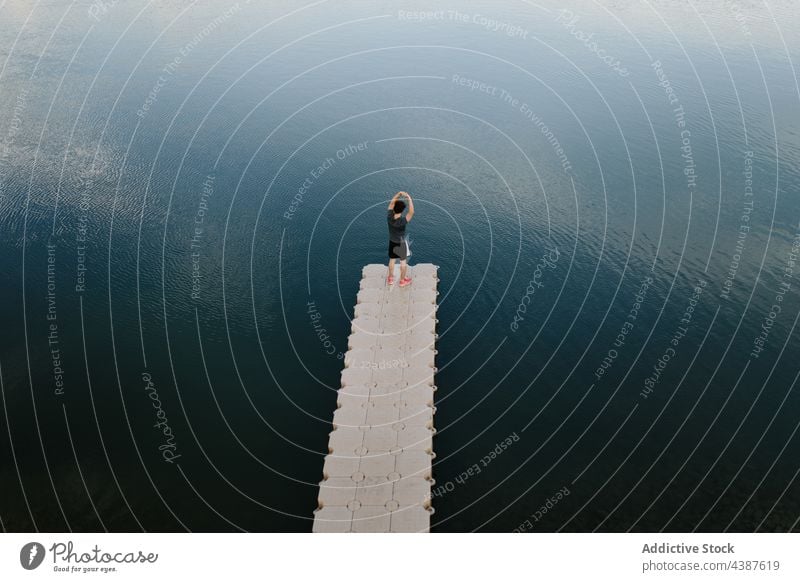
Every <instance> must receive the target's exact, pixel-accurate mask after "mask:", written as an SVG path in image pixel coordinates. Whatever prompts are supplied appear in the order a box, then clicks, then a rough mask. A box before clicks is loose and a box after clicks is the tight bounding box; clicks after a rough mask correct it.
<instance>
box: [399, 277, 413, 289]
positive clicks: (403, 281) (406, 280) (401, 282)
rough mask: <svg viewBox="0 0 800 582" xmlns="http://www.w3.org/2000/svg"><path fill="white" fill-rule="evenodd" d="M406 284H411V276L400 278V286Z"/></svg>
mask: <svg viewBox="0 0 800 582" xmlns="http://www.w3.org/2000/svg"><path fill="white" fill-rule="evenodd" d="M407 285H411V277H406V278H405V279H400V287H406V286H407Z"/></svg>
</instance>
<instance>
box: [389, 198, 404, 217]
mask: <svg viewBox="0 0 800 582" xmlns="http://www.w3.org/2000/svg"><path fill="white" fill-rule="evenodd" d="M392 208H393V209H394V213H395V214H399V213H401V212H403V210H405V209H406V203H405V202H403V201H402V200H398V201H397V202H395V203H394V206H393V207H392Z"/></svg>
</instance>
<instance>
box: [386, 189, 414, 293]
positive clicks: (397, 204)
mask: <svg viewBox="0 0 800 582" xmlns="http://www.w3.org/2000/svg"><path fill="white" fill-rule="evenodd" d="M402 197H405V198H406V200H408V212H406V214H405V216H403V210H405V209H406V203H405V202H404V201H402V200H400V198H402ZM388 210H389V211H388V214H387V216H386V218H387V222H388V223H389V274H388V276H387V277H386V284H387V285H389V286H391V285H392V284H393V283H394V262H395V260H396V259H400V283H399V286H400V287H406V286H407V285H411V277H407V276H406V272H407V270H408V264H407V261H408V256H409V255H410V254H411V252H410V251H409V248H408V240H407V239H406V225H407V224H408V223H409V222H411V219H412V218H413V217H414V201H413V200H412V199H411V196H410V195H409V194H408V192H398V193H397V194H395V195H394V197H393V198H392V201H391V202H389V209H388Z"/></svg>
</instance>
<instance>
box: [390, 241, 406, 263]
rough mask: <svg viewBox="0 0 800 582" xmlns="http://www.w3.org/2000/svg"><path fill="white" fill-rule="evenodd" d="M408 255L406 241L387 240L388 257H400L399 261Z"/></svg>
mask: <svg viewBox="0 0 800 582" xmlns="http://www.w3.org/2000/svg"><path fill="white" fill-rule="evenodd" d="M407 257H408V244H407V243H406V241H402V242H394V241H391V240H390V241H389V258H390V259H400V260H401V261H405V260H406V258H407Z"/></svg>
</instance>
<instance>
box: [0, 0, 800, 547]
mask: <svg viewBox="0 0 800 582" xmlns="http://www.w3.org/2000/svg"><path fill="white" fill-rule="evenodd" d="M420 11H422V12H423V14H420V13H419V12H420ZM426 11H427V12H426ZM798 17H800V14H798V8H797V7H796V6H794V5H793V4H792V3H791V2H788V1H785V0H769V2H768V3H767V4H761V3H756V2H748V1H744V0H742V1H740V2H738V3H731V2H682V1H677V0H672V1H666V0H659V1H655V0H654V1H650V2H641V3H638V2H637V3H629V2H615V3H593V2H583V1H581V2H574V3H570V5H568V6H566V7H565V6H564V5H563V4H561V3H551V2H545V3H542V4H538V3H533V2H525V1H522V0H518V1H517V0H509V1H505V2H474V3H470V5H469V6H466V7H465V6H463V5H462V4H461V3H457V2H448V3H444V4H442V3H438V4H437V5H436V6H431V5H427V4H425V3H422V2H409V3H396V2H371V3H367V2H345V3H341V2H339V3H333V2H326V1H319V2H315V3H310V4H307V5H304V4H301V3H294V2H270V3H269V5H268V6H263V5H261V4H260V3H255V2H253V3H247V2H239V3H238V4H228V3H223V2H207V3H200V2H188V1H167V2H158V3H152V4H145V3H131V2H119V3H115V2H111V1H108V2H95V3H93V4H92V3H88V2H76V3H69V2H51V3H35V4H33V3H29V2H19V1H16V0H12V1H7V2H6V3H4V4H3V5H2V7H0V19H1V20H2V22H3V26H2V27H0V62H2V63H3V64H2V67H1V68H0V96H2V98H0V144H2V147H0V155H1V156H2V157H0V189H1V190H0V241H1V242H2V249H3V252H2V255H0V289H1V290H2V299H3V302H2V311H0V314H1V317H2V320H1V321H0V329H2V332H3V333H2V334H0V377H1V378H2V408H3V414H2V416H0V425H2V429H1V430H0V435H2V437H0V487H1V488H2V490H1V491H0V500H2V501H0V520H2V527H3V528H4V529H5V530H9V531H19V530H34V529H39V530H50V531H62V530H68V529H71V530H76V531H78V530H99V531H102V530H103V529H107V530H110V531H128V530H130V531H139V530H143V529H144V530H148V531H150V530H166V531H183V530H206V531H218V530H223V531H228V530H233V531H235V530H238V529H242V530H250V531H310V529H311V520H312V519H313V513H312V512H313V510H314V509H315V507H316V493H317V484H318V482H319V480H320V479H321V475H322V459H323V456H324V454H325V453H326V452H327V439H328V432H329V431H330V429H331V426H330V420H331V417H332V412H333V409H334V408H335V402H336V389H337V388H338V385H339V373H340V371H341V368H342V365H343V362H342V359H341V354H342V353H343V352H345V351H346V349H347V336H348V334H349V320H350V318H351V317H352V313H353V312H352V309H353V305H354V303H355V296H356V292H357V289H358V282H359V279H360V272H361V268H362V266H363V265H364V264H367V263H373V262H383V261H384V260H385V259H386V257H385V248H386V242H385V239H386V232H385V231H386V226H385V208H386V204H387V201H388V199H389V198H390V197H391V196H392V194H393V193H394V192H396V191H397V190H407V191H409V192H410V193H411V194H412V195H413V196H414V199H415V202H416V209H417V214H416V216H415V218H414V220H413V222H412V223H411V225H410V227H409V232H410V235H411V239H412V251H413V258H412V263H413V262H414V261H419V262H431V263H435V264H438V265H440V271H439V272H440V278H441V281H440V292H441V295H440V297H439V304H440V310H439V315H438V318H439V324H438V325H439V330H438V331H439V339H438V344H437V347H438V356H437V365H438V369H439V371H438V374H437V385H438V387H439V390H438V392H437V403H436V405H437V413H436V426H437V429H438V432H437V435H436V437H435V450H436V453H437V458H436V460H435V466H434V476H435V478H436V483H435V484H434V486H433V489H434V495H435V496H434V503H433V504H434V507H435V509H436V512H435V514H434V516H433V528H434V530H435V531H441V532H445V531H472V530H481V531H512V530H515V529H517V530H528V531H529V530H533V531H555V530H564V531H592V530H596V529H597V530H602V531H627V530H635V531H658V530H662V529H665V530H669V531H688V530H694V529H697V530H701V531H721V530H726V529H729V530H731V531H754V530H764V531H789V530H792V529H797V527H798V519H800V503H798V495H800V483H799V482H798V480H797V476H798V471H800V460H798V459H800V455H799V454H798V453H800V442H799V441H798V436H797V428H798V426H799V425H800V417H798V414H797V411H798V406H800V396H798V389H797V383H796V382H797V378H798V374H800V363H798V360H797V358H796V356H797V353H798V348H800V342H798V332H797V329H796V324H797V321H798V316H799V315H800V302H799V301H798V288H800V263H797V262H796V261H797V260H798V257H800V238H798V237H800V201H799V200H798V194H800V190H799V188H800V162H798V160H799V159H800V157H799V156H800V88H799V87H798V81H797V74H798V73H797V66H796V62H795V60H796V58H797V55H798V47H799V46H800V27H798V22H800V19H799V18H798ZM320 328H322V329H324V331H321V330H320ZM500 443H506V446H505V447H503V446H500ZM498 450H499V451H500V452H499V453H498V452H497V451H498Z"/></svg>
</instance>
